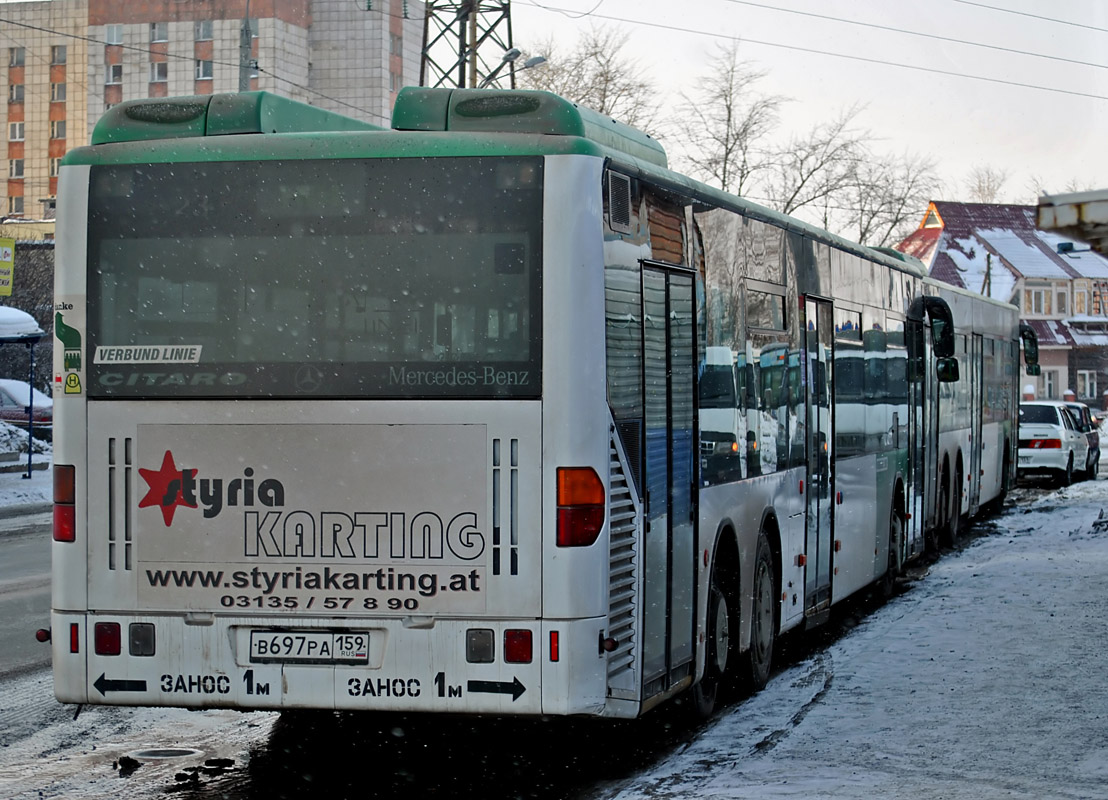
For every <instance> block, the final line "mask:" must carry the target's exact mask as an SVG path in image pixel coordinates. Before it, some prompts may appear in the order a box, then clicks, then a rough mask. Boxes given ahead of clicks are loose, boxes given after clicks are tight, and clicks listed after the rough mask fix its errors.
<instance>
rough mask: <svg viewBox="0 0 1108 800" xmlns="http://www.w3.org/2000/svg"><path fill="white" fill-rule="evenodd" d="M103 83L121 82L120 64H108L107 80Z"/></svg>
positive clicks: (121, 71)
mask: <svg viewBox="0 0 1108 800" xmlns="http://www.w3.org/2000/svg"><path fill="white" fill-rule="evenodd" d="M105 83H123V65H122V64H108V80H107V81H105Z"/></svg>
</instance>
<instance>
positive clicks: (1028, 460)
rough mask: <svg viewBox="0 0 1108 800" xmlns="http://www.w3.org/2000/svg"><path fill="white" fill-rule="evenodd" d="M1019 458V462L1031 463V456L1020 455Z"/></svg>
mask: <svg viewBox="0 0 1108 800" xmlns="http://www.w3.org/2000/svg"><path fill="white" fill-rule="evenodd" d="M1019 460H1020V463H1021V464H1030V463H1031V456H1020V457H1019Z"/></svg>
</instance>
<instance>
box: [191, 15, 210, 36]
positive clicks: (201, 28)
mask: <svg viewBox="0 0 1108 800" xmlns="http://www.w3.org/2000/svg"><path fill="white" fill-rule="evenodd" d="M193 31H194V33H195V35H196V41H198V42H206V41H208V40H209V39H211V38H212V21H211V20H210V19H201V20H197V21H196V22H195V23H193Z"/></svg>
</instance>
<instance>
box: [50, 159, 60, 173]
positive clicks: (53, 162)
mask: <svg viewBox="0 0 1108 800" xmlns="http://www.w3.org/2000/svg"><path fill="white" fill-rule="evenodd" d="M61 168H62V160H61V159H60V158H52V159H50V177H51V178H56V177H58V171H59V170H60V169H61Z"/></svg>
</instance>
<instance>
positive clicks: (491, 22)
mask: <svg viewBox="0 0 1108 800" xmlns="http://www.w3.org/2000/svg"><path fill="white" fill-rule="evenodd" d="M511 49H512V16H511V4H510V3H509V2H508V0H453V1H452V2H451V0H427V5H426V17H425V18H424V20H423V60H422V62H421V63H420V68H419V84H420V86H430V87H453V88H457V89H464V88H475V87H478V86H480V85H481V84H482V81H486V82H491V80H492V79H495V78H496V77H497V76H498V75H499V74H500V73H501V71H504V72H506V73H507V76H508V77H509V78H510V80H511V86H512V88H513V89H514V88H515V85H516V67H515V64H514V63H511V62H509V61H506V60H505V59H504V55H505V53H507V52H508V51H510V50H511ZM505 67H506V68H507V69H505Z"/></svg>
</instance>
